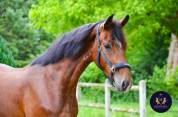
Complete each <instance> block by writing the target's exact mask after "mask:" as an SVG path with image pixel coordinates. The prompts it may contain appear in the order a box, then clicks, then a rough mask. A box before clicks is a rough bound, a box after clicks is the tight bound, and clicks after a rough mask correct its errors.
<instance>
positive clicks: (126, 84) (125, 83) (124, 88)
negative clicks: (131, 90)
mask: <svg viewBox="0 0 178 117" xmlns="http://www.w3.org/2000/svg"><path fill="white" fill-rule="evenodd" d="M128 86H129V82H128V81H123V82H122V89H123V90H126V89H127V87H128Z"/></svg>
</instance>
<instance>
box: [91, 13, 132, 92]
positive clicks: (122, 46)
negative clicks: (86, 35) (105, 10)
mask: <svg viewBox="0 0 178 117" xmlns="http://www.w3.org/2000/svg"><path fill="white" fill-rule="evenodd" d="M128 19H129V16H128V15H127V16H126V17H125V18H123V19H122V20H120V21H115V20H113V15H111V16H110V17H108V18H107V20H105V21H104V22H101V23H99V24H98V25H97V26H96V28H95V34H96V38H95V40H96V41H95V44H94V47H93V51H94V54H93V60H94V61H95V62H96V64H97V65H98V66H99V67H100V68H101V69H102V70H103V71H104V73H105V75H106V76H107V77H108V78H109V79H110V81H111V82H112V84H113V86H115V87H116V88H117V89H118V90H119V91H125V90H127V89H129V88H130V87H131V85H132V77H131V72H130V65H129V64H127V62H126V57H125V51H126V41H125V38H124V35H123V32H122V28H123V27H124V25H125V24H126V23H127V21H128Z"/></svg>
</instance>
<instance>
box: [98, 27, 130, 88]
mask: <svg viewBox="0 0 178 117" xmlns="http://www.w3.org/2000/svg"><path fill="white" fill-rule="evenodd" d="M99 26H100V25H98V26H97V28H96V37H97V41H98V55H97V62H98V66H99V67H100V68H101V69H102V66H101V63H100V57H101V56H102V57H103V59H104V61H105V62H106V63H107V65H108V66H109V68H110V76H109V77H108V79H109V81H110V82H111V84H112V85H113V81H114V80H113V79H112V76H113V74H114V73H115V71H116V70H119V69H121V68H129V69H131V66H130V65H129V64H128V63H117V64H112V63H111V61H110V60H109V59H108V57H107V56H106V54H105V53H104V52H103V51H101V41H100V32H99Z"/></svg>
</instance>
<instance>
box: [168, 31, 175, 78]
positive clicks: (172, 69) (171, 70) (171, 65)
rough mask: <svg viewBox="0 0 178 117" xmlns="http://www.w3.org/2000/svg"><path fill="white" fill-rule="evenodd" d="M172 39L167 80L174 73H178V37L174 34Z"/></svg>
mask: <svg viewBox="0 0 178 117" xmlns="http://www.w3.org/2000/svg"><path fill="white" fill-rule="evenodd" d="M171 39H172V41H171V44H170V48H169V55H168V60H167V73H166V77H167V78H169V76H170V75H171V74H172V73H176V72H178V71H176V68H177V67H178V36H177V35H176V34H174V33H172V34H171Z"/></svg>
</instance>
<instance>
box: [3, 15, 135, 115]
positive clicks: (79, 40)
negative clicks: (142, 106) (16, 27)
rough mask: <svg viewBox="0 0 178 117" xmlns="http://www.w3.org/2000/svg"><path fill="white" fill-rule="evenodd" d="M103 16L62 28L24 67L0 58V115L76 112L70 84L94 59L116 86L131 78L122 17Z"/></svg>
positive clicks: (125, 85) (121, 86) (127, 85)
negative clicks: (53, 39)
mask: <svg viewBox="0 0 178 117" xmlns="http://www.w3.org/2000/svg"><path fill="white" fill-rule="evenodd" d="M128 19H129V16H128V15H127V16H126V17H124V18H123V19H122V20H119V21H117V20H114V19H113V15H111V16H109V17H108V18H107V19H106V20H103V21H100V22H97V23H91V24H87V25H84V26H81V27H79V28H77V29H75V30H74V31H71V32H69V33H66V34H64V35H63V37H62V38H61V39H59V40H57V41H56V42H55V43H54V44H53V46H51V47H50V48H49V49H48V50H47V51H46V52H45V53H44V54H42V55H41V56H40V57H38V58H37V59H36V60H34V61H33V62H32V63H31V64H30V65H28V66H26V67H24V68H12V67H10V66H7V65H4V64H0V117H76V116H77V113H78V104H77V100H76V86H77V82H78V80H79V77H80V75H81V73H82V72H83V71H84V70H85V68H86V67H87V66H88V65H89V63H90V62H93V61H94V62H95V63H96V64H97V65H98V67H99V68H100V69H101V70H102V71H103V72H104V74H105V75H106V76H107V77H108V78H109V79H110V81H111V82H112V84H113V86H114V87H115V88H116V89H118V90H119V91H125V90H128V89H129V88H130V87H131V84H132V78H131V72H130V65H129V64H127V62H126V57H125V51H126V40H125V38H124V34H123V32H122V28H123V27H124V25H125V24H126V23H127V22H128Z"/></svg>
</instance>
